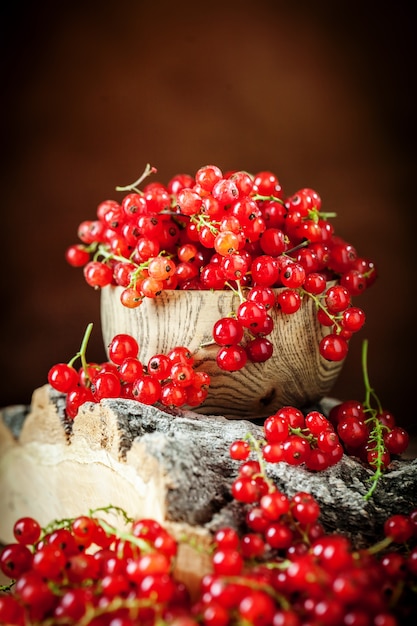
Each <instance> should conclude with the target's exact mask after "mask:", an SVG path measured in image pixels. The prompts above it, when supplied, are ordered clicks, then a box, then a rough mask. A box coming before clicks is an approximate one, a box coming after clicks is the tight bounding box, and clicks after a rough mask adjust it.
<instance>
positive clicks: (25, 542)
mask: <svg viewBox="0 0 417 626" xmlns="http://www.w3.org/2000/svg"><path fill="white" fill-rule="evenodd" d="M242 477H251V479H252V482H253V483H254V484H255V483H256V489H255V490H253V489H251V490H248V489H242V488H241V487H238V485H239V480H240V478H242ZM232 494H233V496H234V498H235V499H236V501H237V502H238V503H239V505H240V506H241V507H242V508H243V513H244V519H245V520H246V523H245V524H244V528H243V529H242V530H240V531H239V532H238V531H237V530H236V529H235V528H233V527H231V526H226V527H222V528H220V529H218V530H217V531H215V532H214V533H213V535H212V539H211V545H210V546H208V548H206V549H207V555H208V556H209V562H210V566H209V567H208V568H207V569H205V570H203V571H201V573H200V578H199V581H198V583H199V584H198V588H197V589H190V588H188V587H187V585H186V584H185V583H184V582H182V580H181V572H180V568H179V567H178V561H177V557H178V554H179V547H180V542H187V541H188V539H187V538H186V537H182V538H181V539H180V540H179V539H176V538H174V536H173V534H172V533H171V532H169V531H168V530H167V529H166V528H165V527H164V526H163V525H162V524H161V523H159V522H157V521H156V520H155V519H152V518H145V519H137V520H133V519H131V518H129V517H128V516H127V514H126V513H125V512H124V511H123V510H122V509H120V508H118V507H112V506H111V505H110V506H108V507H102V508H99V509H95V510H94V511H90V512H89V513H88V514H81V515H78V516H77V517H74V518H71V519H64V520H55V521H54V522H51V523H50V524H49V525H48V526H47V527H45V528H41V525H40V524H39V522H38V521H37V520H36V519H34V518H33V517H22V518H19V519H18V520H17V521H16V522H15V524H14V527H13V534H14V541H12V542H10V543H8V544H7V545H5V546H4V547H3V549H2V551H1V554H0V571H1V572H2V574H3V575H5V576H6V577H7V578H9V579H10V584H8V585H5V586H4V587H3V588H2V589H0V623H1V624H7V625H8V626H59V625H61V626H75V625H77V626H242V625H243V624H245V626H401V625H402V624H409V623H410V624H412V623H415V622H413V620H415V618H416V617H417V615H416V604H415V588H416V582H417V546H416V539H417V509H414V510H412V511H410V512H409V513H408V514H407V515H402V514H395V515H392V516H390V517H388V518H387V519H386V521H385V523H384V525H383V528H382V535H381V538H380V539H379V540H378V541H377V542H376V543H374V544H372V545H369V546H367V547H362V548H356V547H355V546H354V544H353V543H352V541H351V540H350V539H349V538H348V537H346V536H345V535H343V534H342V533H339V532H327V531H326V530H325V529H324V527H323V526H322V524H321V523H320V513H321V511H320V506H319V504H318V502H317V501H316V500H315V498H314V497H313V496H312V495H310V494H309V493H307V492H303V491H300V492H297V493H295V494H294V495H293V496H291V497H289V496H287V495H286V494H285V493H283V492H282V491H280V490H278V489H277V488H276V486H275V485H274V484H273V483H271V482H270V481H269V479H268V478H267V476H266V475H265V474H264V473H263V471H262V466H261V465H260V464H258V465H257V464H256V462H254V461H251V462H248V461H245V462H243V463H242V464H241V466H240V467H239V470H238V477H237V478H236V479H235V482H234V484H233V489H232ZM109 514H118V515H121V516H122V524H110V523H109V522H108V519H109ZM201 549H203V548H202V547H201Z"/></svg>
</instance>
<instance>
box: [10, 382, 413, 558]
mask: <svg viewBox="0 0 417 626" xmlns="http://www.w3.org/2000/svg"><path fill="white" fill-rule="evenodd" d="M63 406H64V404H63V398H62V396H60V395H59V394H57V393H55V392H53V391H51V390H50V389H49V387H48V386H45V387H43V388H41V389H39V390H37V392H35V394H34V399H33V403H32V406H31V407H30V408H26V407H11V408H10V409H8V410H5V411H3V415H2V417H3V422H4V425H5V426H6V427H7V429H8V431H9V432H11V433H12V436H13V439H14V440H15V442H16V446H17V447H18V448H20V449H21V450H22V451H23V450H25V452H26V454H27V453H28V454H33V453H34V452H33V451H34V447H37V446H38V447H39V446H41V448H42V446H44V448H42V449H44V453H45V455H50V456H49V460H48V463H49V465H50V466H51V465H52V466H55V467H56V468H58V467H59V466H60V465H62V467H64V465H63V464H65V463H67V462H68V463H70V465H69V466H68V465H65V471H68V467H72V465H71V463H72V464H73V468H74V473H73V475H72V476H71V477H70V480H71V482H72V483H74V481H75V485H76V484H77V481H79V482H80V485H79V486H82V484H83V481H84V482H85V481H86V477H87V480H88V481H90V482H91V483H92V493H93V494H94V493H95V492H96V491H98V487H100V490H101V493H102V492H103V488H105V485H104V487H103V485H102V484H100V485H99V484H98V481H99V480H100V479H99V478H97V473H92V472H93V470H94V472H96V469H97V467H96V466H97V464H101V465H102V466H103V467H104V466H106V467H107V468H108V469H110V470H111V471H112V472H115V473H116V476H117V475H119V482H118V483H117V480H116V485H117V486H118V487H117V488H116V489H115V488H114V486H113V487H110V485H109V496H110V497H111V498H115V497H116V498H117V495H118V490H117V489H118V488H119V491H120V497H122V495H123V494H125V495H126V498H127V499H128V501H129V502H131V501H132V500H133V501H132V509H133V513H134V514H140V513H141V512H143V513H144V514H148V513H149V511H150V509H149V506H150V500H152V499H153V498H155V493H154V491H155V490H157V491H158V498H159V499H160V502H159V503H158V507H159V510H160V511H161V516H162V517H163V518H164V519H165V520H167V521H168V522H174V523H177V522H178V523H184V524H186V525H189V526H191V527H199V528H204V529H206V530H209V531H211V530H215V529H216V528H218V527H220V526H223V525H225V524H230V525H233V526H235V527H236V528H239V527H240V526H241V525H242V522H243V518H244V510H245V509H244V507H242V506H241V505H239V504H238V503H236V502H235V501H233V500H232V498H231V494H230V487H231V484H232V481H233V479H234V478H235V477H236V475H237V470H238V466H239V464H238V463H237V462H235V461H232V460H231V459H230V457H229V452H228V451H229V446H230V444H231V443H232V442H233V441H235V440H236V439H240V438H243V437H244V436H245V435H247V434H248V433H252V434H253V436H254V437H256V438H259V439H260V438H261V437H262V426H261V425H260V424H257V423H255V422H250V421H247V420H227V419H226V418H224V417H219V416H205V415H199V414H196V413H194V412H191V411H176V412H168V411H163V410H159V409H158V408H156V407H153V406H147V405H143V404H140V403H138V402H135V401H130V400H111V399H107V400H104V401H102V402H101V403H100V404H90V405H85V406H84V408H83V409H82V410H81V411H80V413H79V415H78V416H77V417H76V419H75V420H74V421H72V420H68V419H67V418H66V417H65V415H64V410H63ZM323 410H324V409H323ZM3 441H5V440H4V439H3ZM0 444H1V433H0ZM8 445H9V447H10V442H9V444H8ZM57 446H59V451H58V453H57V454H56V455H55V452H54V448H56V447H57ZM0 447H1V445H0ZM3 447H4V445H3ZM6 451H7V450H6ZM14 452H16V450H14ZM98 454H100V455H101V456H100V457H98V456H97V455H98ZM103 454H105V455H106V456H105V457H104V456H103ZM54 455H55V456H56V460H51V459H55V456H54ZM2 456H3V455H2ZM77 457H78V458H77ZM15 459H16V460H15V461H14V462H18V459H19V454H17V456H16V457H15ZM74 459H75V460H74ZM80 459H81V460H82V468H81V466H80V465H79V463H78V461H79V460H80ZM76 462H77V463H76ZM37 467H38V468H39V457H38V465H37ZM266 467H267V473H268V475H269V476H270V477H271V478H272V479H273V481H274V482H275V483H276V484H277V486H278V487H279V488H280V489H282V490H283V491H284V492H285V493H287V495H292V494H294V493H295V492H297V491H308V492H310V493H311V494H313V495H314V496H315V497H316V499H317V500H318V502H319V503H320V505H321V510H322V517H321V521H322V523H323V525H324V526H325V528H326V530H328V531H340V532H343V533H345V534H346V535H348V536H350V537H351V539H352V540H353V542H354V544H355V545H357V546H358V547H359V546H361V545H364V544H369V543H370V542H372V541H375V540H377V539H379V538H380V536H381V527H382V524H383V522H384V521H385V519H386V518H387V516H389V515H391V514H393V513H399V512H401V513H407V512H409V511H411V510H412V509H413V508H415V507H416V506H417V460H400V459H399V460H395V461H393V463H392V465H391V467H390V469H389V471H387V472H386V474H385V475H384V476H383V478H382V479H381V480H380V481H379V483H378V486H377V488H376V490H375V492H374V494H373V496H372V497H371V498H370V499H369V500H365V499H364V495H365V494H366V492H367V491H368V489H369V486H370V482H369V481H370V477H371V475H372V472H371V471H370V470H369V469H368V468H366V467H364V465H363V464H361V463H360V462H359V461H358V460H357V459H355V458H353V457H348V456H346V455H345V456H344V457H343V459H342V460H341V461H340V462H339V463H338V464H337V465H336V466H334V467H331V468H329V469H327V470H325V471H322V472H317V473H315V472H310V471H308V470H306V469H304V468H303V467H293V466H290V465H287V464H286V463H279V464H267V465H266ZM125 469H129V470H132V472H133V473H134V474H135V477H136V475H137V476H139V478H140V480H141V482H140V489H139V490H140V491H141V495H140V497H139V496H138V499H137V502H136V504H135V502H134V501H135V492H134V489H133V491H131V492H130V491H129V489H131V487H132V484H133V483H132V480H131V477H130V475H128V474H126V473H125ZM49 471H50V470H49V469H48V472H49ZM103 471H104V470H103ZM98 475H99V476H101V475H102V476H103V481H104V480H105V479H106V480H107V478H105V474H104V473H103V474H98ZM46 476H47V477H48V476H49V474H48V473H47V474H46ZM106 476H107V475H106ZM0 478H1V476H0ZM30 480H31V478H30V476H28V481H29V483H30ZM46 480H48V478H46ZM94 481H95V482H94ZM128 483H129V484H128ZM58 488H59V486H58V487H57V485H56V483H54V481H53V479H52V475H51V482H50V484H49V485H46V489H48V490H50V491H52V496H54V497H55V498H56V499H58V500H59V498H62V494H61V493H60V492H59V491H57V492H56V493H54V491H53V490H54V489H58ZM13 489H15V490H17V491H18V490H19V485H14V487H13ZM111 489H113V491H111ZM80 493H81V494H82V489H81V490H80ZM132 493H133V498H132ZM36 497H40V495H39V494H37V495H36ZM68 497H69V496H68ZM12 500H13V502H12ZM112 502H113V503H114V504H118V502H114V500H112ZM107 503H108V502H106V503H102V504H107ZM81 504H83V502H82V496H81V498H80V500H79V501H78V505H79V506H80V505H81ZM84 504H85V507H88V506H90V504H89V503H88V502H85V503H84ZM122 504H123V505H125V503H124V502H123V501H122ZM7 505H9V506H11V507H12V508H15V506H16V505H15V498H14V496H13V494H12V496H10V502H9V503H8V501H7V498H6V506H7ZM136 505H137V507H139V509H140V510H136V509H135V506H136Z"/></svg>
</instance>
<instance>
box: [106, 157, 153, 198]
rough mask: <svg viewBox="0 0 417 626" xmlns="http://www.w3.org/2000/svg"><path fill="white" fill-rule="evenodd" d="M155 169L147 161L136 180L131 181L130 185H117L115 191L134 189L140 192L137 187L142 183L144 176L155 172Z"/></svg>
mask: <svg viewBox="0 0 417 626" xmlns="http://www.w3.org/2000/svg"><path fill="white" fill-rule="evenodd" d="M156 171H157V170H156V168H155V167H152V166H151V165H150V164H149V163H147V164H146V167H145V169H144V170H143V172H142V174H141V175H140V176H139V178H138V179H137V180H135V182H134V183H131V184H130V185H125V186H124V187H119V186H118V187H116V191H135V192H136V193H142V191H141V190H140V189H139V185H140V184H141V183H143V181H144V180H145V178H147V177H148V176H150V175H151V174H155V173H156Z"/></svg>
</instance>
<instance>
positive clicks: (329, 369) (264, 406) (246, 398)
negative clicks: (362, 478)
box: [101, 287, 343, 419]
mask: <svg viewBox="0 0 417 626" xmlns="http://www.w3.org/2000/svg"><path fill="white" fill-rule="evenodd" d="M121 291H122V288H120V287H105V288H104V289H103V290H102V293H101V323H102V331H103V339H104V343H105V346H107V345H108V344H109V343H110V341H111V339H112V338H113V336H114V335H116V334H117V333H129V334H131V335H133V336H134V337H135V338H136V339H137V340H138V342H139V346H140V354H139V358H140V359H141V361H142V362H143V363H147V361H148V360H149V358H150V357H152V356H153V355H155V354H158V353H161V352H162V353H167V352H168V351H169V350H171V349H172V348H174V347H175V346H179V345H185V346H186V347H188V348H189V349H190V350H191V351H192V352H193V353H195V357H196V363H197V369H200V370H204V371H206V372H208V373H209V374H210V376H211V385H210V389H209V394H208V397H207V400H206V401H205V402H204V403H203V404H202V405H201V406H200V407H198V408H197V409H195V410H196V411H197V412H198V413H201V414H205V415H210V414H216V415H223V416H225V417H227V418H229V419H230V418H247V419H252V418H255V417H266V416H268V415H271V414H272V413H273V412H274V411H276V410H277V409H278V408H280V407H281V406H284V405H287V404H291V405H295V406H299V407H303V406H308V405H311V404H313V403H315V402H317V401H318V400H319V399H320V398H322V397H324V396H326V395H328V394H329V392H330V391H331V389H332V387H333V385H334V383H335V381H336V379H337V377H338V375H339V373H340V371H341V368H342V366H343V362H338V363H336V362H329V361H326V360H325V359H323V358H322V357H321V356H320V354H319V350H318V344H319V341H320V339H321V338H322V337H323V336H324V335H325V334H327V333H328V332H329V330H328V329H326V328H324V327H323V326H321V325H320V324H319V322H318V321H317V317H316V313H315V307H314V303H313V302H312V300H311V299H309V298H308V297H307V298H305V299H304V301H303V305H302V307H301V308H300V310H299V311H297V313H294V314H292V315H285V314H283V313H281V312H280V311H278V310H277V311H274V312H273V313H272V316H273V319H274V330H273V332H272V333H271V334H270V335H269V336H268V338H269V339H270V341H272V343H273V345H274V354H273V356H272V358H271V359H269V360H268V361H267V362H265V363H247V365H246V366H245V367H244V368H243V369H242V370H240V371H238V372H233V373H226V372H224V371H222V370H221V369H220V368H219V367H218V366H217V364H216V354H217V351H218V346H216V345H215V344H212V345H208V346H205V347H202V346H204V344H207V343H210V342H212V341H213V337H212V329H213V325H214V323H215V322H216V321H217V320H218V319H220V318H221V317H224V316H227V315H229V314H230V313H231V312H232V311H235V310H236V308H237V306H238V305H239V298H238V296H237V295H236V294H233V293H232V292H231V291H197V290H196V291H191V290H190V291H179V290H178V291H164V292H163V293H162V294H161V295H160V296H158V297H156V298H155V299H149V298H145V300H144V301H143V303H142V304H141V305H140V306H139V307H138V308H136V309H128V308H126V307H124V306H123V305H122V304H121V302H120V293H121Z"/></svg>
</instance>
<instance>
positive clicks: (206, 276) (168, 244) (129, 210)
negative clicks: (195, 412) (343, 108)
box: [66, 165, 377, 371]
mask: <svg viewBox="0 0 417 626" xmlns="http://www.w3.org/2000/svg"><path fill="white" fill-rule="evenodd" d="M155 172H156V170H155V168H151V167H149V166H147V167H146V169H145V171H144V173H143V174H142V176H141V177H140V178H139V179H138V180H137V181H135V182H134V183H133V184H132V185H128V186H126V187H116V189H117V190H118V191H120V192H123V197H122V199H121V200H120V202H119V201H117V200H105V201H103V202H101V203H100V204H99V206H98V207H97V211H96V216H95V218H94V219H90V220H85V221H83V222H82V223H81V224H79V227H78V237H79V240H80V241H81V243H78V244H74V245H72V246H70V247H69V248H68V249H67V250H66V259H67V261H68V263H70V264H71V265H72V266H75V267H83V271H84V277H85V280H86V282H87V283H88V284H89V285H91V286H92V287H95V288H102V287H106V286H108V285H118V286H121V287H122V288H123V290H122V293H121V302H122V304H123V305H124V306H126V307H131V308H134V307H137V306H140V304H141V303H142V302H143V300H144V298H155V297H157V296H158V295H159V294H160V293H161V292H162V291H163V290H171V289H183V290H185V289H197V290H208V289H209V290H225V289H229V290H230V289H231V290H234V291H236V293H238V294H239V296H240V306H239V308H238V310H237V311H231V312H230V317H227V318H222V319H221V320H219V325H216V327H215V329H214V335H213V338H214V341H215V342H217V343H219V346H220V347H219V355H218V359H217V362H218V365H219V367H220V368H222V369H224V370H226V371H234V370H236V369H240V368H242V367H244V365H245V364H246V362H247V361H248V360H250V361H255V362H262V361H266V360H267V359H268V358H270V356H271V354H272V352H273V345H272V343H271V342H270V341H269V340H268V335H269V334H270V333H271V332H272V330H273V327H274V323H275V320H276V316H277V315H284V316H285V315H291V314H294V313H296V311H298V310H299V309H300V307H301V305H302V302H303V299H304V298H305V297H309V298H311V299H313V300H314V302H315V305H316V309H317V317H318V320H319V322H320V324H322V325H323V326H325V327H327V333H326V335H325V336H324V337H323V339H322V340H321V343H320V354H321V355H322V356H323V357H324V358H325V359H327V360H330V361H341V360H343V359H344V358H345V357H346V354H347V352H348V345H349V339H350V338H351V337H352V335H353V334H354V333H356V332H358V331H359V330H360V329H361V328H362V326H363V324H364V323H365V313H364V311H363V310H362V309H361V308H360V307H357V306H356V305H354V304H353V299H354V298H355V297H356V296H358V295H360V294H361V293H363V292H364V291H365V290H366V289H367V288H368V287H369V286H370V285H372V284H373V282H374V281H375V279H376V275H377V274H376V268H375V265H374V263H373V262H372V261H371V260H369V259H367V258H364V257H361V256H359V254H358V253H357V251H356V249H355V248H354V246H353V245H352V244H350V243H349V242H347V241H345V240H344V239H342V238H341V237H340V236H338V235H336V234H335V231H334V227H333V225H332V224H331V222H330V221H329V218H330V217H334V214H333V213H326V212H323V211H322V210H321V198H320V196H319V195H318V193H317V192H316V191H314V190H313V189H309V188H303V189H300V190H299V191H297V192H296V193H294V194H292V195H290V196H285V194H284V192H283V190H282V188H281V185H280V183H279V180H278V178H277V176H276V175H275V174H274V173H272V172H269V171H262V172H259V173H257V174H255V175H251V174H248V173H247V172H245V171H232V172H226V173H223V172H222V171H221V169H220V168H219V167H217V166H215V165H206V166H203V167H201V168H200V169H199V170H197V172H196V173H195V175H194V176H191V175H188V174H178V175H176V176H174V177H173V178H172V179H171V180H170V181H169V182H168V184H167V185H164V184H162V183H160V182H150V183H147V184H146V185H144V186H143V189H141V188H140V186H141V184H142V183H143V181H144V180H145V179H146V177H147V176H148V175H150V174H152V173H155ZM230 318H231V319H233V320H234V321H233V322H231V321H230Z"/></svg>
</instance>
